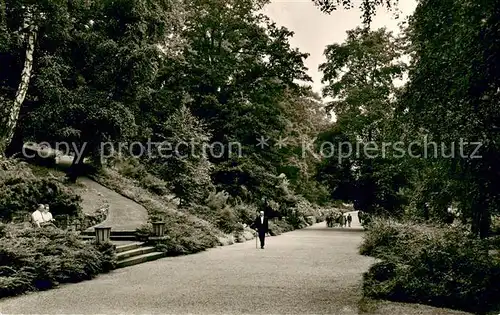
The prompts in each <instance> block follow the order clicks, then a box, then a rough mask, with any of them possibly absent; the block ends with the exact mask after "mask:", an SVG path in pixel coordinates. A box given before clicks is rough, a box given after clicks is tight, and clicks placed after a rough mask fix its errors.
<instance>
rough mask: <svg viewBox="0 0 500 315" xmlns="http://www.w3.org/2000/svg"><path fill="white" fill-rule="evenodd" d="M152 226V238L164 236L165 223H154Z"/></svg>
mask: <svg viewBox="0 0 500 315" xmlns="http://www.w3.org/2000/svg"><path fill="white" fill-rule="evenodd" d="M152 224H153V234H154V237H163V236H164V235H165V222H163V221H156V222H153V223H152Z"/></svg>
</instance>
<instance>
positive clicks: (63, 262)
mask: <svg viewBox="0 0 500 315" xmlns="http://www.w3.org/2000/svg"><path fill="white" fill-rule="evenodd" d="M115 262H116V258H115V254H114V250H113V248H112V247H111V244H103V245H99V246H98V247H96V246H94V245H92V244H85V243H83V241H82V240H80V239H79V238H78V236H77V235H75V234H71V233H65V232H62V231H61V230H58V229H43V230H39V229H32V228H28V229H26V228H22V227H16V226H10V225H0V297H5V296H11V295H17V294H21V293H25V292H26V291H33V290H46V289H50V288H53V287H56V286H57V285H59V284H61V283H68V282H79V281H83V280H89V279H92V278H93V277H94V276H96V275H97V274H99V273H102V272H106V271H109V270H112V269H113V268H114V264H115Z"/></svg>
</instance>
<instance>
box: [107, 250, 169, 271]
mask: <svg viewBox="0 0 500 315" xmlns="http://www.w3.org/2000/svg"><path fill="white" fill-rule="evenodd" d="M162 257H165V253H162V252H152V253H147V254H142V255H139V256H134V257H130V258H126V259H124V260H122V261H119V262H118V263H117V264H116V269H118V268H123V267H129V266H133V265H137V264H142V263H145V262H148V261H152V260H156V259H160V258H162Z"/></svg>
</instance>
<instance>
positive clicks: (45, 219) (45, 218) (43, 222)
mask: <svg viewBox="0 0 500 315" xmlns="http://www.w3.org/2000/svg"><path fill="white" fill-rule="evenodd" d="M31 219H32V220H33V224H35V226H36V227H43V226H55V225H54V223H53V222H54V218H53V217H52V213H50V209H49V205H43V204H39V205H38V208H37V209H36V210H35V212H33V213H32V214H31Z"/></svg>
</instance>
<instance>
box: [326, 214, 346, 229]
mask: <svg viewBox="0 0 500 315" xmlns="http://www.w3.org/2000/svg"><path fill="white" fill-rule="evenodd" d="M351 223H352V216H351V214H350V213H348V214H347V215H344V214H342V213H329V214H327V215H326V225H327V226H328V227H333V225H334V224H338V225H339V226H340V227H351Z"/></svg>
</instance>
